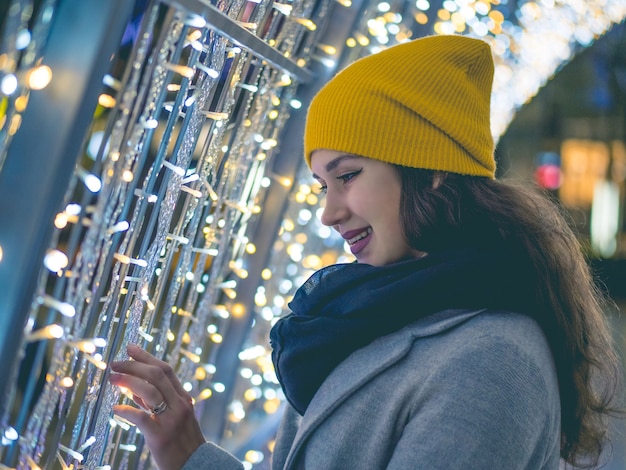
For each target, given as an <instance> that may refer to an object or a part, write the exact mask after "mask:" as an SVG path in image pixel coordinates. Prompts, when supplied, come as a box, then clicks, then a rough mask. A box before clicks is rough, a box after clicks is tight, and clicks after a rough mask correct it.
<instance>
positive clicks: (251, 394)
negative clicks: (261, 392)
mask: <svg viewBox="0 0 626 470" xmlns="http://www.w3.org/2000/svg"><path fill="white" fill-rule="evenodd" d="M243 397H244V399H245V400H246V401H254V400H256V399H257V398H258V396H257V392H255V391H254V389H253V388H249V389H248V390H246V391H245V392H244V393H243Z"/></svg>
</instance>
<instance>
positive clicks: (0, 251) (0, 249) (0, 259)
mask: <svg viewBox="0 0 626 470" xmlns="http://www.w3.org/2000/svg"><path fill="white" fill-rule="evenodd" d="M2 255H3V253H2V247H1V246H0V261H2Z"/></svg>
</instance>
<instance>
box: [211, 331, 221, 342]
mask: <svg viewBox="0 0 626 470" xmlns="http://www.w3.org/2000/svg"><path fill="white" fill-rule="evenodd" d="M211 341H213V342H214V343H215V344H220V343H221V342H222V341H224V337H223V336H222V335H220V334H219V333H213V334H212V335H211Z"/></svg>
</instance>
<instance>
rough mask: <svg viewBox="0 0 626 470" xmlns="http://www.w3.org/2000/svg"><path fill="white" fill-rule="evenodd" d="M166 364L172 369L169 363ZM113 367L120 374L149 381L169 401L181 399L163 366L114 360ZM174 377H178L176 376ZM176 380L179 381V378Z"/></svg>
mask: <svg viewBox="0 0 626 470" xmlns="http://www.w3.org/2000/svg"><path fill="white" fill-rule="evenodd" d="M166 366H167V368H169V369H171V367H170V366H169V365H166ZM111 369H112V370H113V371H114V372H117V373H118V374H124V375H128V376H132V377H135V378H138V379H142V380H144V381H146V382H148V383H149V384H151V385H152V386H154V388H155V389H156V390H158V392H159V393H160V394H161V396H162V397H163V399H164V400H165V401H167V402H169V403H174V402H175V401H176V400H177V399H180V394H179V393H178V392H177V391H176V389H175V388H174V386H173V384H172V382H171V379H170V376H169V375H168V374H167V373H166V372H165V371H164V369H163V368H160V367H157V366H153V365H148V364H145V363H142V362H139V361H122V362H112V363H111ZM174 378H176V377H175V376H174ZM176 380H177V381H178V379H176ZM157 403H159V402H157Z"/></svg>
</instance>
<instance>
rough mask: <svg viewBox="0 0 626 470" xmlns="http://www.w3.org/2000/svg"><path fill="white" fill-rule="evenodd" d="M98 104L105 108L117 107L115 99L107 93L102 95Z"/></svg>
mask: <svg viewBox="0 0 626 470" xmlns="http://www.w3.org/2000/svg"><path fill="white" fill-rule="evenodd" d="M98 104H99V105H100V106H102V107H103V108H113V107H114V106H115V98H113V97H112V96H111V95H107V94H106V93H102V94H101V95H100V96H98Z"/></svg>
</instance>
